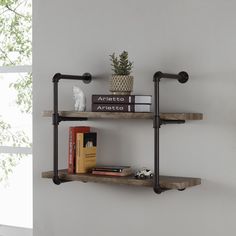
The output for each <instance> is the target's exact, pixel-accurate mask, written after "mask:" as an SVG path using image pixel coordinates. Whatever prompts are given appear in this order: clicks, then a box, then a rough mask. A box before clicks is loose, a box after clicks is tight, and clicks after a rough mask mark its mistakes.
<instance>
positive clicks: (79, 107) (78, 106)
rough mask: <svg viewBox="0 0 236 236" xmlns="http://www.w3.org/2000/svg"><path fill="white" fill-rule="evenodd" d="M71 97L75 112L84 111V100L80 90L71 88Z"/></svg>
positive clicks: (74, 87)
mask: <svg viewBox="0 0 236 236" xmlns="http://www.w3.org/2000/svg"><path fill="white" fill-rule="evenodd" d="M73 95H74V100H75V110H76V111H85V109H86V98H85V95H84V92H83V91H82V89H81V88H79V87H77V86H73Z"/></svg>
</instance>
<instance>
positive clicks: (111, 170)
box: [93, 168, 122, 173]
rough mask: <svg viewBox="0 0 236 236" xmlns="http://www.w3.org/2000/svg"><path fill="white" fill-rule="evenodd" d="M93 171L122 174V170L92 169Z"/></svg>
mask: <svg viewBox="0 0 236 236" xmlns="http://www.w3.org/2000/svg"><path fill="white" fill-rule="evenodd" d="M93 171H105V172H118V173H119V172H122V169H103V168H94V169H93Z"/></svg>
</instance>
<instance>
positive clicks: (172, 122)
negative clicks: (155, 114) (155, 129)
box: [161, 119, 185, 125]
mask: <svg viewBox="0 0 236 236" xmlns="http://www.w3.org/2000/svg"><path fill="white" fill-rule="evenodd" d="M184 123H185V120H163V119H161V125H167V124H184Z"/></svg>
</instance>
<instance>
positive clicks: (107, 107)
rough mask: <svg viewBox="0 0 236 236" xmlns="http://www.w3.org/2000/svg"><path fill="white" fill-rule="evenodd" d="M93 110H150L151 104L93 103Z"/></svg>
mask: <svg viewBox="0 0 236 236" xmlns="http://www.w3.org/2000/svg"><path fill="white" fill-rule="evenodd" d="M92 111H93V112H150V111H151V105H149V104H137V105H136V104H95V103H93V104H92Z"/></svg>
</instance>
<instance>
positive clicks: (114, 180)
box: [42, 169, 201, 190]
mask: <svg viewBox="0 0 236 236" xmlns="http://www.w3.org/2000/svg"><path fill="white" fill-rule="evenodd" d="M58 175H59V178H60V179H61V180H65V181H81V182H84V183H86V182H93V183H107V184H118V185H132V186H144V187H152V186H153V180H152V179H146V180H141V179H136V178H134V176H126V177H115V176H99V175H92V174H68V172H67V170H65V169H64V170H59V173H58ZM42 178H50V179H51V178H53V171H48V172H43V173H42ZM199 184H201V179H200V178H192V177H176V176H160V185H161V187H162V188H164V189H178V190H183V189H185V188H189V187H193V186H196V185H199Z"/></svg>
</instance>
